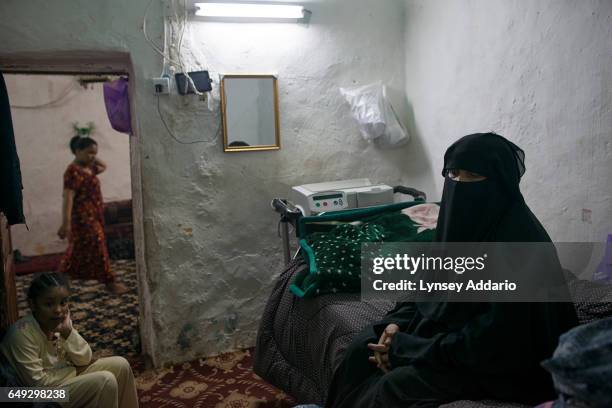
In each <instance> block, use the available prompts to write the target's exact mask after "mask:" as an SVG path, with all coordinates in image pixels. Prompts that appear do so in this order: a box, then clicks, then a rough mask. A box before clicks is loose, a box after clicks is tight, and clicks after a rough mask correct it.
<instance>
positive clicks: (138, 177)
mask: <svg viewBox="0 0 612 408" xmlns="http://www.w3.org/2000/svg"><path fill="white" fill-rule="evenodd" d="M0 72H2V73H7V74H44V75H53V74H55V75H83V74H102V75H112V74H114V75H127V76H128V77H129V78H130V81H129V88H128V92H129V96H130V110H131V112H132V118H131V121H132V136H130V171H131V185H132V213H133V224H134V249H135V260H136V273H137V276H138V303H139V330H140V343H141V352H142V354H143V356H144V357H145V359H146V361H145V362H146V365H147V366H155V363H156V362H155V353H154V350H155V349H154V346H155V331H154V330H153V318H152V311H151V295H150V288H149V284H148V273H147V263H146V256H145V254H146V248H145V239H144V236H145V235H144V218H143V197H142V173H141V146H140V140H141V139H140V136H139V133H140V129H139V126H138V121H137V120H136V114H135V112H136V103H135V100H136V85H135V82H136V81H135V76H134V70H133V65H132V61H131V57H130V54H129V53H126V52H114V51H109V52H100V51H96V52H91V51H64V52H62V51H56V52H28V53H16V54H0ZM9 97H10V95H9Z"/></svg>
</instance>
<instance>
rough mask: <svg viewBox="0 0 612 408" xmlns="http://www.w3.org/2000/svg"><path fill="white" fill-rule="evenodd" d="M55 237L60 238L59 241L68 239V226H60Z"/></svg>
mask: <svg viewBox="0 0 612 408" xmlns="http://www.w3.org/2000/svg"><path fill="white" fill-rule="evenodd" d="M57 236H58V237H60V239H65V238H67V239H70V226H69V225H65V224H62V226H61V227H59V229H58V230H57Z"/></svg>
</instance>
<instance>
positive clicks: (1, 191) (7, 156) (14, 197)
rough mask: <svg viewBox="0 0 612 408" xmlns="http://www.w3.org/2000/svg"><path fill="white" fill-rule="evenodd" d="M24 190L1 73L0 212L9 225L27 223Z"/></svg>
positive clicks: (6, 94)
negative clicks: (24, 209)
mask: <svg viewBox="0 0 612 408" xmlns="http://www.w3.org/2000/svg"><path fill="white" fill-rule="evenodd" d="M22 190H23V185H22V183H21V169H20V167H19V156H18V155H17V146H16V145H15V132H14V130H13V121H12V117H11V105H10V103H9V97H8V91H7V89H6V83H5V82H4V76H3V75H2V73H1V72H0V212H2V213H4V215H5V216H6V218H7V220H8V223H9V225H14V224H24V223H25V217H24V215H23V195H22Z"/></svg>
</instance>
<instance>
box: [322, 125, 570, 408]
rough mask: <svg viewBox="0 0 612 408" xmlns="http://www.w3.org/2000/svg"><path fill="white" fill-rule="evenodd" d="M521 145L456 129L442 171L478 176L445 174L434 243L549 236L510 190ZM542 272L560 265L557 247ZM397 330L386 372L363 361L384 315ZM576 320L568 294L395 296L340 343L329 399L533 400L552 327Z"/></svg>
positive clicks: (544, 394)
mask: <svg viewBox="0 0 612 408" xmlns="http://www.w3.org/2000/svg"><path fill="white" fill-rule="evenodd" d="M523 160H524V154H523V151H522V150H521V149H520V148H518V147H517V146H516V145H514V144H513V143H511V142H509V141H508V140H506V139H505V138H503V137H501V136H499V135H495V134H475V135H469V136H465V137H463V138H462V139H460V140H459V141H457V142H456V143H455V144H453V145H452V146H451V147H450V148H449V149H448V150H447V152H446V154H445V157H444V164H445V165H444V171H443V175H444V176H447V173H448V171H449V170H452V169H463V170H468V171H471V172H474V173H478V174H480V175H483V176H486V177H487V178H486V180H483V181H478V182H473V183H466V182H457V181H453V180H451V179H450V178H448V177H447V178H446V180H445V185H444V192H443V196H442V202H441V208H440V216H439V218H438V225H437V229H436V231H437V232H436V234H437V236H436V239H437V240H438V241H442V242H485V241H487V242H550V238H549V236H548V234H547V233H546V231H545V230H544V228H543V227H542V225H541V224H540V222H539V221H538V220H537V218H536V217H535V216H534V215H533V213H532V212H531V211H530V210H529V208H528V207H527V205H526V204H525V201H524V199H523V197H522V195H521V193H520V190H519V187H518V186H519V180H520V178H521V176H522V175H523V173H524V171H525V167H524V162H523ZM547 265H549V266H550V267H547V268H546V269H547V270H546V271H543V273H545V274H547V275H546V277H547V278H548V277H549V276H553V275H555V274H561V273H562V271H561V268H560V265H559V263H558V259H557V258H556V255H554V254H551V259H549V260H547ZM391 323H395V324H397V325H398V326H399V327H400V332H399V333H397V334H395V335H394V336H393V340H392V342H391V346H390V350H389V362H390V367H391V371H389V372H388V373H386V374H385V373H383V372H382V371H381V370H380V369H378V368H377V367H376V366H375V365H374V364H372V363H371V362H370V361H368V357H369V356H371V355H372V352H371V351H370V350H369V349H368V348H367V344H368V343H377V342H378V339H379V338H380V336H381V334H382V332H383V330H384V329H385V327H386V326H387V325H388V324H391ZM575 325H577V318H576V313H575V310H574V307H573V305H572V304H571V303H544V302H542V303H495V302H489V303H450V302H449V303H399V304H398V305H397V306H396V308H395V309H394V310H392V311H391V312H389V313H388V314H387V316H386V317H385V319H384V320H383V321H381V322H378V323H377V324H375V325H374V326H370V327H368V328H366V330H364V331H363V332H362V333H361V334H360V335H359V336H357V338H356V339H355V340H354V341H353V342H352V344H351V346H350V347H349V348H348V349H347V351H346V353H345V355H344V359H343V362H342V363H341V364H340V366H339V367H338V369H337V370H336V372H335V374H334V379H333V381H332V385H331V387H330V389H329V393H328V399H327V403H326V407H328V408H370V407H372V408H373V407H384V408H394V407H398V408H400V407H401V408H406V407H437V406H438V405H440V404H443V403H445V402H449V401H454V400H459V399H472V400H477V399H484V398H489V399H497V400H506V401H515V402H523V403H528V404H535V403H538V402H542V401H545V400H547V399H552V398H553V397H554V396H555V393H554V390H553V385H552V380H551V378H550V376H549V374H548V373H546V372H545V371H544V369H543V368H541V366H540V362H541V361H542V360H544V359H546V358H548V357H550V356H551V355H552V353H553V351H554V349H555V347H556V345H557V341H558V338H559V335H560V334H562V333H563V332H565V331H567V330H569V329H570V328H572V327H573V326H575Z"/></svg>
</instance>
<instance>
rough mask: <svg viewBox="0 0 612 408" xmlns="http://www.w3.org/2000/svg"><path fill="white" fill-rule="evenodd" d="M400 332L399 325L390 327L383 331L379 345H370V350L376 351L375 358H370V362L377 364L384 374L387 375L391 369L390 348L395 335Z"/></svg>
mask: <svg viewBox="0 0 612 408" xmlns="http://www.w3.org/2000/svg"><path fill="white" fill-rule="evenodd" d="M398 331H399V326H398V325H397V324H394V323H392V324H390V325H388V326H387V327H386V328H385V330H384V331H383V333H382V335H381V336H380V339H379V340H378V344H374V343H370V344H368V348H369V349H370V350H372V351H374V356H373V357H370V358H369V360H370V361H371V362H372V363H374V364H376V366H377V367H378V368H380V369H381V370H382V371H383V372H385V373H387V372H389V370H390V369H391V367H390V366H389V347H391V341H392V340H393V336H394V335H395V333H397V332H398Z"/></svg>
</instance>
